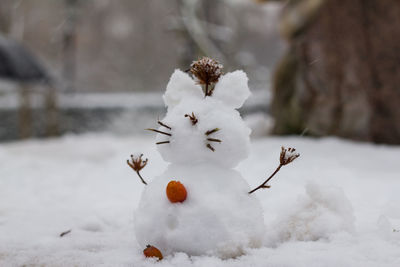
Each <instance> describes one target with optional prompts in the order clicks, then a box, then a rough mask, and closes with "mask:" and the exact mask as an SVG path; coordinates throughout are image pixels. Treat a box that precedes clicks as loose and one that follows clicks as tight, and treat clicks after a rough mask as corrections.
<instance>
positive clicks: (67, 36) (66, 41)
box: [62, 0, 79, 92]
mask: <svg viewBox="0 0 400 267" xmlns="http://www.w3.org/2000/svg"><path fill="white" fill-rule="evenodd" d="M78 2H79V0H65V8H66V18H65V25H64V31H63V41H62V50H63V79H64V82H65V89H66V91H67V92H74V91H75V89H76V88H75V81H76V45H77V44H76V42H77V33H76V20H77V5H78Z"/></svg>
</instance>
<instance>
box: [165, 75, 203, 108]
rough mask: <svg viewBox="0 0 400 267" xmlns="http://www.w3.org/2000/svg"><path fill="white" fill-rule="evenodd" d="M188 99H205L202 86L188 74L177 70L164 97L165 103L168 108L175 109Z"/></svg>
mask: <svg viewBox="0 0 400 267" xmlns="http://www.w3.org/2000/svg"><path fill="white" fill-rule="evenodd" d="M186 97H191V98H199V99H202V98H204V96H203V91H202V89H201V87H200V85H198V84H196V83H195V81H194V80H193V79H192V78H191V77H190V76H189V75H188V74H187V73H185V72H183V71H181V70H179V69H176V70H175V71H174V73H173V74H172V75H171V78H170V79H169V82H168V85H167V89H166V91H165V94H164V95H163V99H164V103H165V105H166V106H167V107H168V108H173V107H175V106H176V105H178V104H179V103H180V102H181V100H182V99H183V98H186Z"/></svg>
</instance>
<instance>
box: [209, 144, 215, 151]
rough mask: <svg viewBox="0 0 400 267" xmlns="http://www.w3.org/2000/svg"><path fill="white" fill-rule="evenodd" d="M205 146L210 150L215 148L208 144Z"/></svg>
mask: <svg viewBox="0 0 400 267" xmlns="http://www.w3.org/2000/svg"><path fill="white" fill-rule="evenodd" d="M207 147H208V148H209V149H210V150H211V151H212V152H214V151H215V148H213V147H212V146H211V145H210V144H207Z"/></svg>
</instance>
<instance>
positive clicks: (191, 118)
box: [185, 112, 199, 125]
mask: <svg viewBox="0 0 400 267" xmlns="http://www.w3.org/2000/svg"><path fill="white" fill-rule="evenodd" d="M185 118H189V120H190V122H191V123H192V125H196V123H198V122H199V120H198V119H197V118H196V116H195V115H194V113H193V112H192V115H190V114H185Z"/></svg>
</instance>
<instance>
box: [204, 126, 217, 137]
mask: <svg viewBox="0 0 400 267" xmlns="http://www.w3.org/2000/svg"><path fill="white" fill-rule="evenodd" d="M219 130H220V129H219V128H214V129H212V130H208V131H207V132H205V133H204V134H205V135H207V136H208V135H210V134H212V133H215V132H218V131H219Z"/></svg>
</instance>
